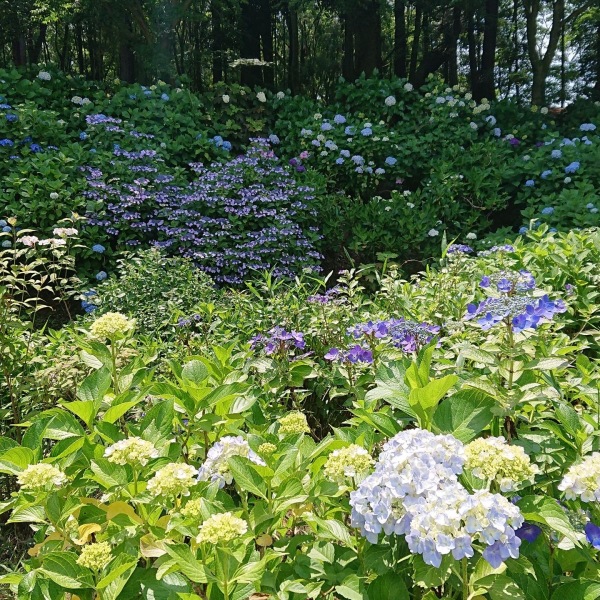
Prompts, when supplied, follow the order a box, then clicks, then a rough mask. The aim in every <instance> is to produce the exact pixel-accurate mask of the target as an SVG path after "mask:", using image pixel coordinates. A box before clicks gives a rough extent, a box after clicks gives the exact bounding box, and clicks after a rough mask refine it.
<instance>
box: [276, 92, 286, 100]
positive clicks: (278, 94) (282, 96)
mask: <svg viewBox="0 0 600 600" xmlns="http://www.w3.org/2000/svg"><path fill="white" fill-rule="evenodd" d="M284 98H285V92H277V99H278V100H283V99H284Z"/></svg>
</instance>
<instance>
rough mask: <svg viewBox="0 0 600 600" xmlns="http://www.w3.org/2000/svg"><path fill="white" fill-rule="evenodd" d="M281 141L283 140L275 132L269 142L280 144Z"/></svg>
mask: <svg viewBox="0 0 600 600" xmlns="http://www.w3.org/2000/svg"><path fill="white" fill-rule="evenodd" d="M280 141H281V140H280V139H279V137H278V136H276V135H275V134H274V133H272V134H271V135H270V136H269V142H271V144H279V142H280Z"/></svg>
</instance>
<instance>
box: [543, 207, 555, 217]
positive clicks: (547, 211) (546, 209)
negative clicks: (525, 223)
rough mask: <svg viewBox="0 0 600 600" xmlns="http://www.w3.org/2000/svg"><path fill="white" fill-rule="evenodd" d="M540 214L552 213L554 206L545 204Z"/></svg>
mask: <svg viewBox="0 0 600 600" xmlns="http://www.w3.org/2000/svg"><path fill="white" fill-rule="evenodd" d="M542 214H543V215H551V214H554V207H552V206H546V207H545V208H543V209H542Z"/></svg>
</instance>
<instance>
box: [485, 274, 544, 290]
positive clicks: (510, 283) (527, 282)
mask: <svg viewBox="0 0 600 600" xmlns="http://www.w3.org/2000/svg"><path fill="white" fill-rule="evenodd" d="M479 285H480V287H482V288H489V287H491V286H495V287H496V289H497V290H498V291H499V292H501V293H502V294H515V293H517V292H528V291H531V290H534V289H535V277H534V276H533V275H532V274H531V273H530V272H529V271H498V272H497V273H493V274H492V275H484V276H483V277H482V278H481V281H480V282H479Z"/></svg>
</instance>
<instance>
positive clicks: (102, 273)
mask: <svg viewBox="0 0 600 600" xmlns="http://www.w3.org/2000/svg"><path fill="white" fill-rule="evenodd" d="M107 277H108V275H107V273H106V271H100V272H99V273H96V279H97V280H98V281H104V280H105V279H106V278H107Z"/></svg>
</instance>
